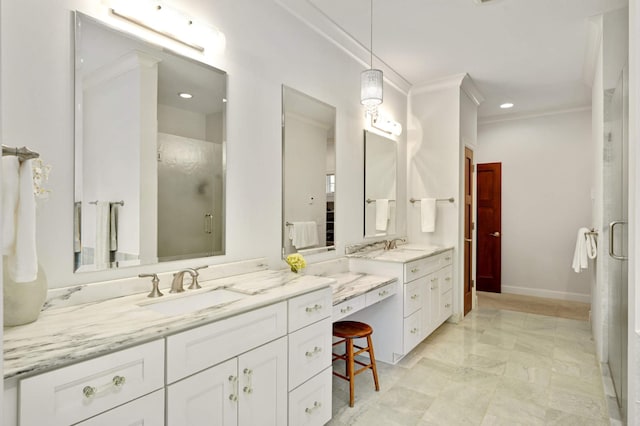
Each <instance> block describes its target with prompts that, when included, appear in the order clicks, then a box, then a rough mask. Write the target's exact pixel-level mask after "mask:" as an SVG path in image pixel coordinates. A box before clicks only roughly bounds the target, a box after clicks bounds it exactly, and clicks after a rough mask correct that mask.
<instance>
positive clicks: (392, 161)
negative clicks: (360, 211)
mask: <svg viewBox="0 0 640 426" xmlns="http://www.w3.org/2000/svg"><path fill="white" fill-rule="evenodd" d="M396 148H397V147H396V142H395V141H394V140H393V139H389V138H386V137H384V136H381V135H379V134H378V133H374V132H371V131H368V130H365V131H364V236H365V237H377V236H384V235H394V234H395V233H396V202H397V201H396V186H397V156H398V154H397V149H396Z"/></svg>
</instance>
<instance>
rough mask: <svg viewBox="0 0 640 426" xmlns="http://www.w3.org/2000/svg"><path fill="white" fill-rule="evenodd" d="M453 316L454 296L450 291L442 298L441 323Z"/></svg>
mask: <svg viewBox="0 0 640 426" xmlns="http://www.w3.org/2000/svg"><path fill="white" fill-rule="evenodd" d="M452 314H453V295H452V291H451V290H449V291H447V292H445V293H444V294H442V296H440V323H443V322H444V321H446V320H447V319H448V318H449V317H450V316H451V315H452Z"/></svg>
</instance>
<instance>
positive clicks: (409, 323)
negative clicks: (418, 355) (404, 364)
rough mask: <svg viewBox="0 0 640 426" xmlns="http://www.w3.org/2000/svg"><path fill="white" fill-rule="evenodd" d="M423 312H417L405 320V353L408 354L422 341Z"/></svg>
mask: <svg viewBox="0 0 640 426" xmlns="http://www.w3.org/2000/svg"><path fill="white" fill-rule="evenodd" d="M421 313H422V311H421V310H420V311H417V312H414V313H413V314H411V315H410V316H408V317H407V318H405V319H404V330H403V336H404V353H405V354H408V353H409V352H411V349H413V348H415V347H416V345H417V344H418V343H420V341H421V340H422V330H421V322H420V318H421V317H420V315H421Z"/></svg>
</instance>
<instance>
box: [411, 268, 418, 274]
mask: <svg viewBox="0 0 640 426" xmlns="http://www.w3.org/2000/svg"><path fill="white" fill-rule="evenodd" d="M419 270H420V268H413V269H411V273H412V274H415V273H416V272H418V271H419Z"/></svg>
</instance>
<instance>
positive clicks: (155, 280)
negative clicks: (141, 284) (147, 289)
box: [138, 274, 164, 297]
mask: <svg viewBox="0 0 640 426" xmlns="http://www.w3.org/2000/svg"><path fill="white" fill-rule="evenodd" d="M138 277H140V278H147V277H151V284H152V285H153V288H152V289H151V293H149V294H148V295H147V297H161V296H164V295H163V294H162V293H161V292H160V290H159V289H158V284H160V279H159V278H158V274H140V275H138Z"/></svg>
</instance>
